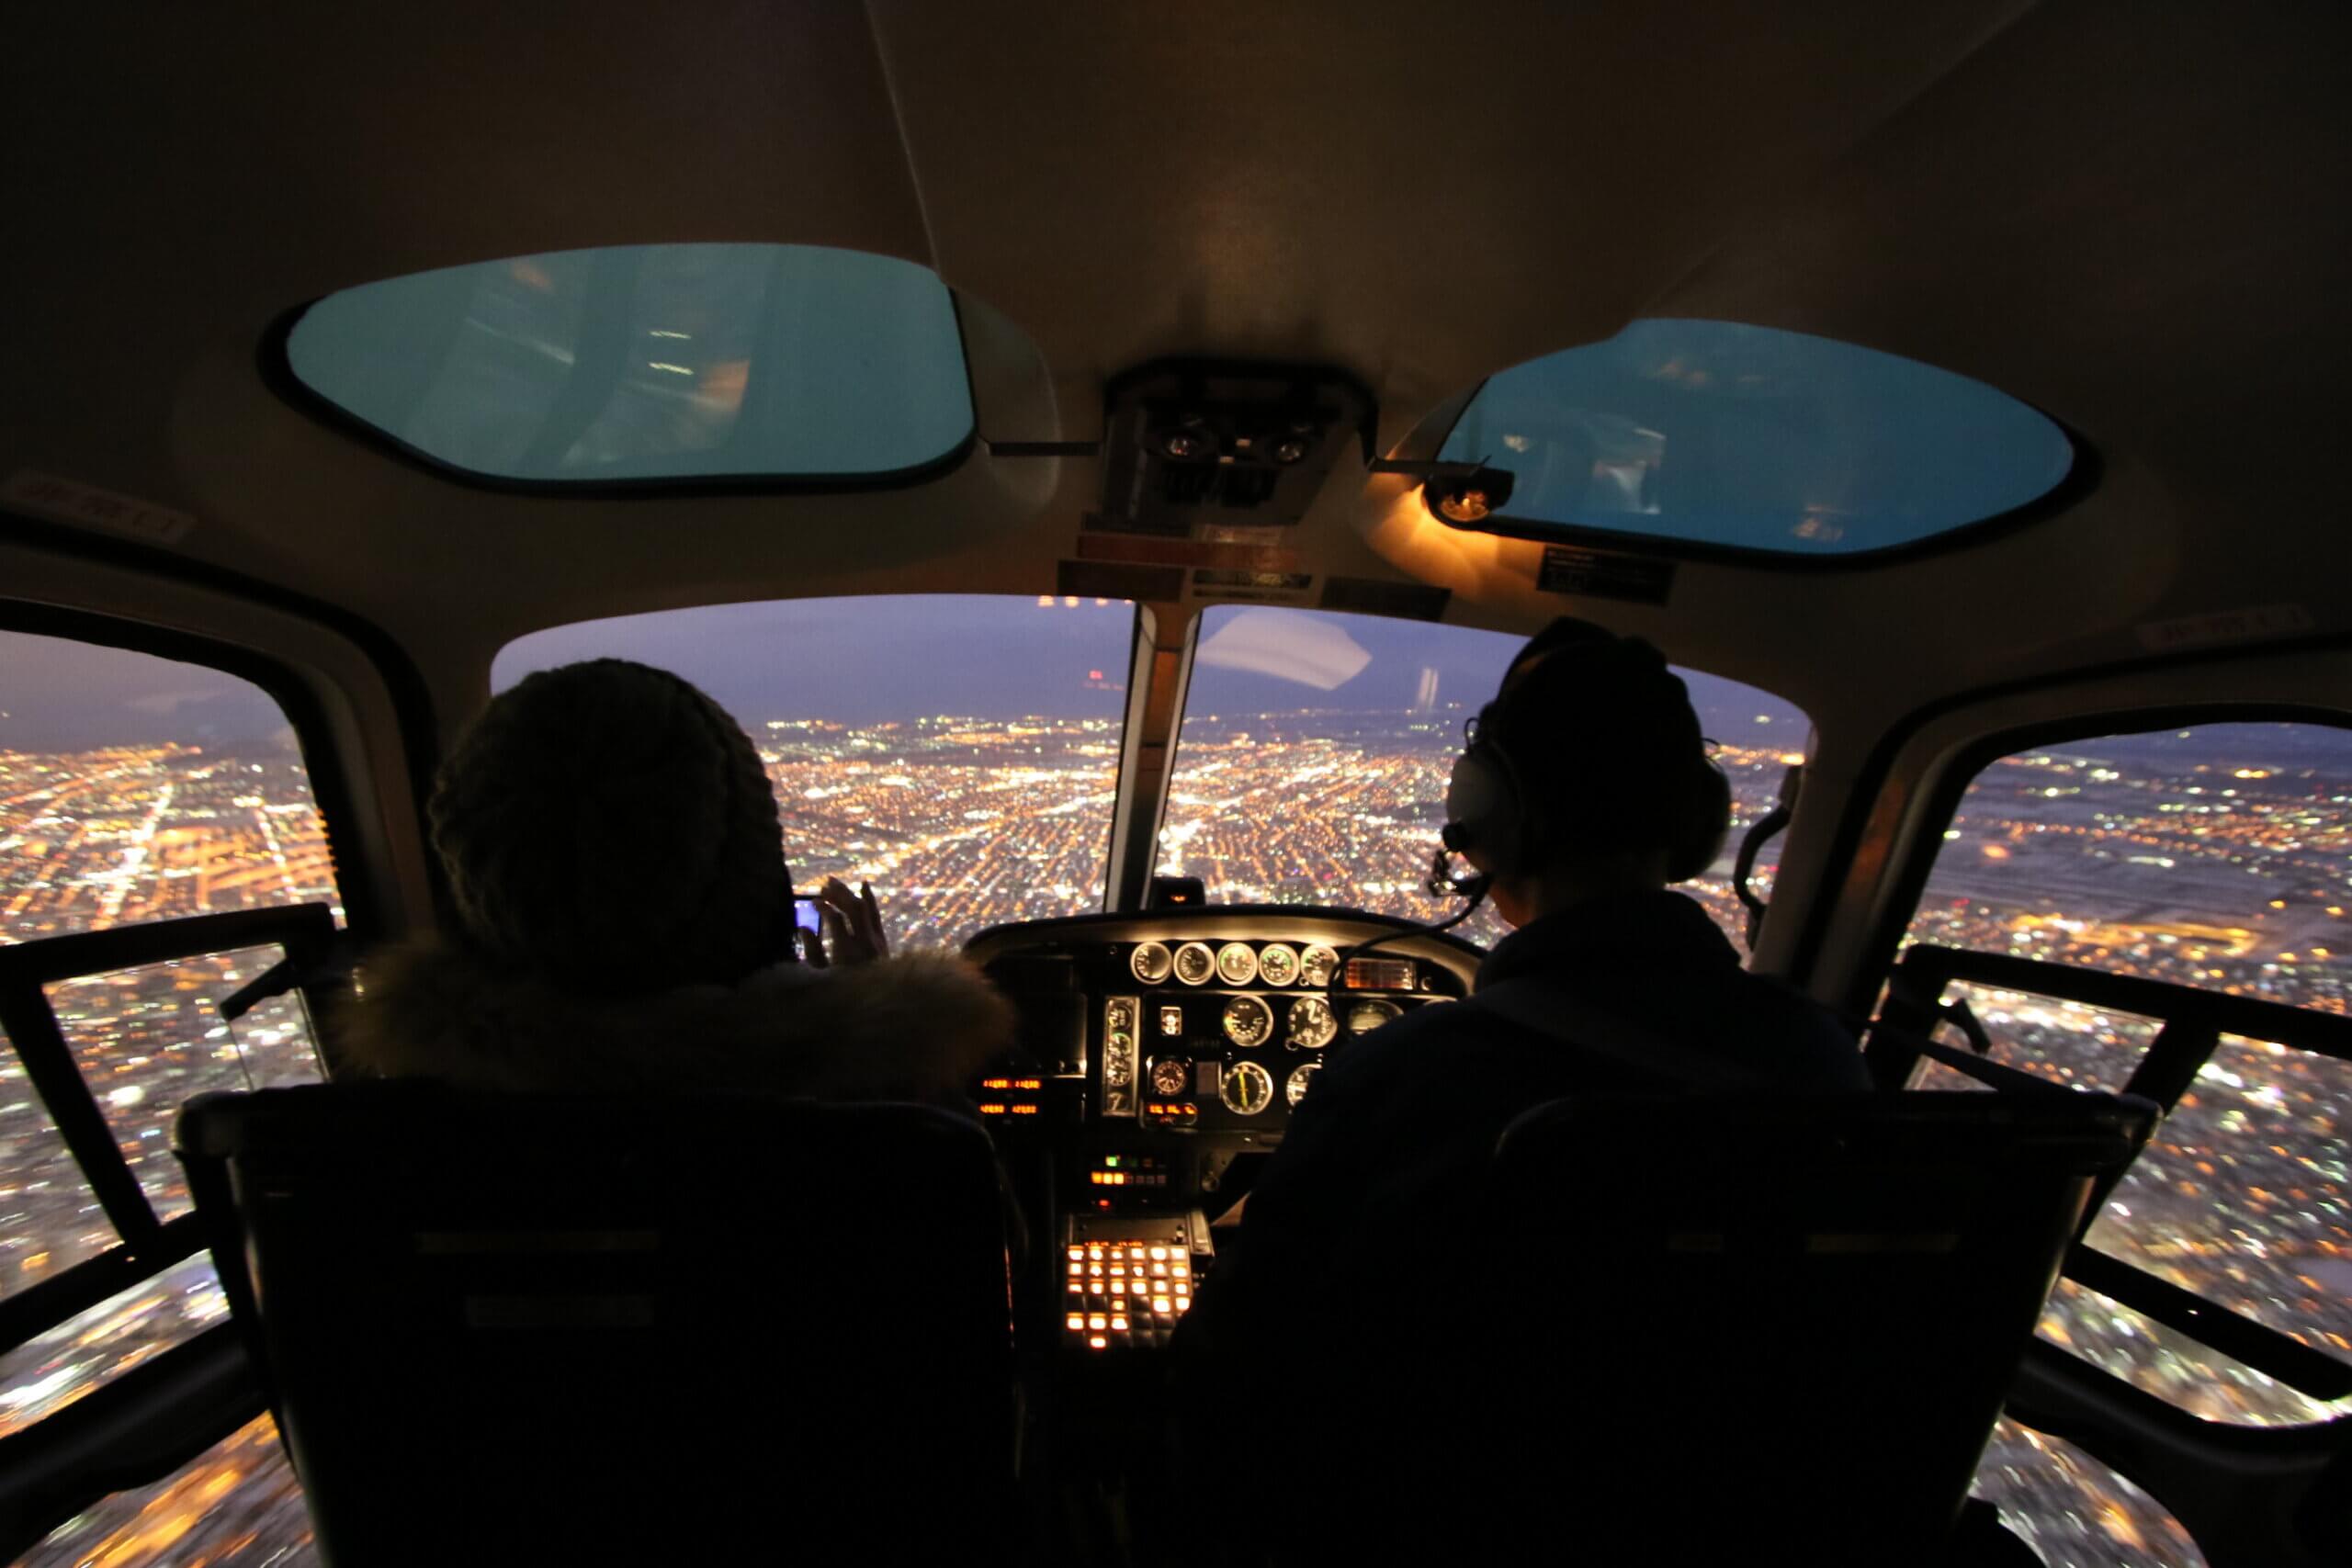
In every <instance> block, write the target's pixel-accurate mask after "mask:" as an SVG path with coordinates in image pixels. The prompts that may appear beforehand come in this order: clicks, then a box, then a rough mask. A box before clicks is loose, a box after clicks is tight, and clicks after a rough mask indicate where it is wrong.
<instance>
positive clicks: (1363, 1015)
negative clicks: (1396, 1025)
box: [1348, 997, 1405, 1034]
mask: <svg viewBox="0 0 2352 1568" xmlns="http://www.w3.org/2000/svg"><path fill="white" fill-rule="evenodd" d="M1404 1011H1405V1010H1404V1009H1403V1008H1400V1007H1398V1006H1397V1004H1396V1003H1395V1002H1384V1001H1381V1000H1379V999H1378V998H1372V997H1367V998H1364V999H1363V1001H1360V1002H1356V1003H1353V1004H1351V1006H1350V1007H1349V1008H1348V1032H1349V1033H1351V1034H1369V1033H1371V1032H1373V1031H1374V1030H1375V1029H1378V1028H1379V1027H1380V1026H1381V1025H1382V1024H1384V1023H1386V1022H1387V1021H1389V1020H1391V1019H1394V1018H1398V1017H1401V1016H1402V1015H1403V1014H1404Z"/></svg>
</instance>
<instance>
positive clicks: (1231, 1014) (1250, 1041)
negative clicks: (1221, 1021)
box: [1225, 997, 1274, 1049]
mask: <svg viewBox="0 0 2352 1568" xmlns="http://www.w3.org/2000/svg"><path fill="white" fill-rule="evenodd" d="M1225 1037H1226V1038H1227V1040H1230V1041H1232V1042H1233V1043H1235V1044H1236V1045H1239V1046H1242V1047H1244V1048H1245V1049H1246V1048H1247V1047H1249V1046H1251V1045H1263V1044H1264V1043H1266V1042H1267V1041H1269V1040H1271V1039H1272V1038H1273V1037H1274V1010H1273V1009H1272V1008H1270V1007H1268V1006H1267V1005H1266V1004H1265V1003H1264V1002H1263V1001H1261V1000H1260V999H1259V998H1256V997H1236V998H1233V999H1232V1000H1231V1001H1229V1002H1227V1003H1226V1004H1225Z"/></svg>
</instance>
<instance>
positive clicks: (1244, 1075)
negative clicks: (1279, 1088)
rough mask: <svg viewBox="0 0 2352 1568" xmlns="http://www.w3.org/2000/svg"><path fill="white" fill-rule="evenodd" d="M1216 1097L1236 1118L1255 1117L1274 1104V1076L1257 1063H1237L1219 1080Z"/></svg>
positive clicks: (1228, 1068) (1229, 1067)
mask: <svg viewBox="0 0 2352 1568" xmlns="http://www.w3.org/2000/svg"><path fill="white" fill-rule="evenodd" d="M1216 1097H1217V1098H1218V1099H1219V1100H1223V1101H1225V1108H1226V1109H1227V1111H1232V1112H1233V1113H1234V1114H1235V1115H1236V1116H1255V1115H1257V1114H1258V1112H1260V1111H1263V1110H1264V1109H1266V1107H1268V1106H1269V1105H1272V1103H1273V1102H1274V1075H1273V1074H1272V1073H1270V1072H1268V1071H1266V1069H1265V1068H1263V1067H1261V1066H1259V1065H1258V1064H1257V1063H1255V1062H1236V1063H1234V1064H1233V1065H1232V1066H1228V1067H1227V1068H1226V1069H1225V1074H1224V1076H1223V1077H1220V1078H1218V1080H1217V1086H1216Z"/></svg>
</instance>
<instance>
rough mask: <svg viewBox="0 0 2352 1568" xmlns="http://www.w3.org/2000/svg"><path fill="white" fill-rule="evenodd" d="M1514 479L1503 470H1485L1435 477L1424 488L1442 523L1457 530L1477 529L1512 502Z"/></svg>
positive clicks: (1425, 494) (1423, 493) (1430, 505)
mask: <svg viewBox="0 0 2352 1568" xmlns="http://www.w3.org/2000/svg"><path fill="white" fill-rule="evenodd" d="M1510 491H1511V476H1510V472H1509V470H1507V469H1503V468H1479V469H1477V470H1476V472H1473V473H1468V474H1432V475H1431V476H1430V479H1429V481H1428V482H1427V483H1426V484H1424V485H1422V486H1421V495H1422V498H1423V499H1424V500H1425V501H1427V502H1428V503H1429V509H1430V511H1431V512H1434V513H1437V516H1438V520H1439V521H1440V522H1443V523H1451V524H1453V525H1454V526H1455V527H1457V528H1464V527H1475V526H1476V525H1478V524H1481V523H1484V522H1485V521H1486V520H1487V518H1489V517H1492V516H1493V515H1494V514H1495V513H1498V512H1500V511H1501V510H1502V509H1503V508H1504V507H1505V506H1507V505H1509V504H1510Z"/></svg>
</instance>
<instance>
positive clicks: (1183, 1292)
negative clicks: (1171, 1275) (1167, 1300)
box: [1176, 1284, 1193, 1296]
mask: <svg viewBox="0 0 2352 1568" xmlns="http://www.w3.org/2000/svg"><path fill="white" fill-rule="evenodd" d="M1176 1293H1177V1294H1178V1295H1180V1296H1189V1295H1191V1294H1192V1293H1193V1287H1192V1286H1190V1285H1181V1284H1180V1285H1178V1286H1177V1287H1176Z"/></svg>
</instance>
